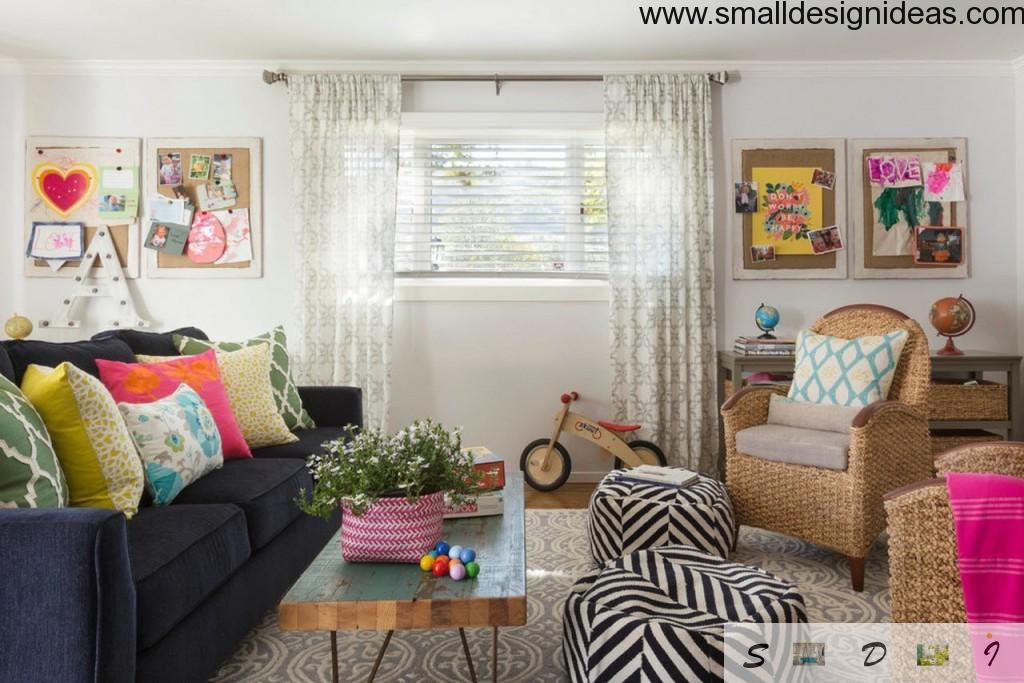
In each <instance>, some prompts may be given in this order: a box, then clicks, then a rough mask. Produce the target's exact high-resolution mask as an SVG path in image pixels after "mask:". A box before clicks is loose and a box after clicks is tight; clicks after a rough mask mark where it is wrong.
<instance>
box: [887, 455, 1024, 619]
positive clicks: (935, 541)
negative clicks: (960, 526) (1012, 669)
mask: <svg viewBox="0 0 1024 683" xmlns="http://www.w3.org/2000/svg"><path fill="white" fill-rule="evenodd" d="M935 468H936V469H937V470H938V473H939V475H940V476H944V475H945V474H946V473H947V472H988V473H992V474H1008V475H1010V476H1013V477H1020V478H1022V479H1024V443H1020V442H1014V441H1005V442H998V443H985V444H974V445H967V446H961V447H960V448H954V449H953V450H951V451H947V452H946V453H943V454H942V455H940V456H938V457H937V458H936V460H935ZM885 514H886V516H887V518H888V522H889V523H888V530H889V596H890V599H891V601H892V620H893V621H895V622H901V623H922V624H934V623H946V622H951V623H964V622H965V621H966V620H967V615H966V612H965V610H964V593H963V584H962V583H961V582H960V571H959V570H958V568H957V553H956V535H955V533H954V530H953V513H952V512H951V511H950V508H949V492H948V491H947V490H946V481H945V480H944V479H928V480H925V481H921V482H917V483H915V484H910V485H909V486H905V487H903V488H901V489H897V490H896V491H892V492H890V493H887V494H886V495H885Z"/></svg>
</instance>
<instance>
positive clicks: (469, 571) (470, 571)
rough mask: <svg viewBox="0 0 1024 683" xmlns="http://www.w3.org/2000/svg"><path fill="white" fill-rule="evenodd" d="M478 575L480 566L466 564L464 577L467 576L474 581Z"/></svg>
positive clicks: (471, 563)
mask: <svg viewBox="0 0 1024 683" xmlns="http://www.w3.org/2000/svg"><path fill="white" fill-rule="evenodd" d="M479 573H480V565H478V564H477V563H476V562H472V561H470V562H467V563H466V576H468V577H469V578H471V579H475V578H476V575H477V574H479Z"/></svg>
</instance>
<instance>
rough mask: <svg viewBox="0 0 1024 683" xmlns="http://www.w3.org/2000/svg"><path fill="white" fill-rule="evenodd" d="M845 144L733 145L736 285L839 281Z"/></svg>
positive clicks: (797, 141) (843, 251) (843, 243)
mask: <svg viewBox="0 0 1024 683" xmlns="http://www.w3.org/2000/svg"><path fill="white" fill-rule="evenodd" d="M845 150H846V146H845V142H844V141H843V140H842V139H841V138H838V139H837V138H820V139H811V138H808V139H790V140H733V141H732V175H731V178H730V182H729V192H730V196H729V202H728V211H729V212H730V213H731V214H732V221H731V224H732V228H731V230H730V237H731V240H732V254H733V278H734V279H736V280H782V279H801V280H804V279H842V278H845V277H846V248H845V247H846V188H845V182H846V179H845V177H844V176H845V168H846V157H845Z"/></svg>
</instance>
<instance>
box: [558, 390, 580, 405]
mask: <svg viewBox="0 0 1024 683" xmlns="http://www.w3.org/2000/svg"><path fill="white" fill-rule="evenodd" d="M579 398H580V395H579V394H577V393H576V392H575V391H570V392H569V393H567V394H562V403H568V402H569V401H578V400H579Z"/></svg>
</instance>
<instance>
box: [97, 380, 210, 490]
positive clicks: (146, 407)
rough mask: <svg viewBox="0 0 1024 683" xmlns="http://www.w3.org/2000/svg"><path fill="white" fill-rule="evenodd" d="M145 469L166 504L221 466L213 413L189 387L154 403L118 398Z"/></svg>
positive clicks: (150, 484)
mask: <svg viewBox="0 0 1024 683" xmlns="http://www.w3.org/2000/svg"><path fill="white" fill-rule="evenodd" d="M117 407H118V408H119V409H120V411H121V415H123V416H124V422H125V424H126V425H127V426H128V432H129V433H130V434H131V435H132V440H133V441H134V442H135V446H136V447H137V448H138V450H139V456H140V457H141V458H142V466H143V468H144V469H145V471H146V490H147V491H149V493H150V495H151V496H153V503H154V504H155V505H166V504H167V503H170V502H171V501H172V500H174V498H175V496H177V495H178V494H179V493H181V490H182V489H183V488H185V487H186V486H188V485H189V484H191V483H192V482H193V481H195V480H196V479H199V478H200V477H202V476H203V475H205V474H206V473H208V472H212V471H213V470H215V469H217V468H219V467H221V466H223V464H224V453H223V452H222V451H221V443H220V432H219V431H218V430H217V423H216V422H214V420H213V414H211V413H210V410H209V408H207V407H206V404H205V403H203V399H201V398H200V397H199V394H197V393H196V392H195V390H194V389H192V387H190V386H188V385H187V384H182V385H181V386H179V387H178V389H177V390H176V391H175V392H174V393H173V394H171V395H170V396H168V397H166V398H162V399H160V400H158V401H154V402H152V403H118V404H117Z"/></svg>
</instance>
